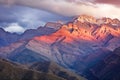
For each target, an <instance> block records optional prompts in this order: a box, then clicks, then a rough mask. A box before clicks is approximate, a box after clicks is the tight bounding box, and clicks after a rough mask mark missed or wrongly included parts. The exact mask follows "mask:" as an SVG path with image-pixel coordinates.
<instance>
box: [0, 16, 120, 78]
mask: <svg viewBox="0 0 120 80" xmlns="http://www.w3.org/2000/svg"><path fill="white" fill-rule="evenodd" d="M2 31H3V33H7V32H5V31H4V30H2ZM9 34H12V35H13V33H9ZM6 35H7V34H6ZM16 35H17V34H16ZM18 36H19V38H17V39H16V40H15V41H12V42H9V43H7V44H6V43H5V44H4V45H3V43H1V41H3V42H4V41H5V40H7V39H9V40H10V38H8V37H7V39H6V37H5V38H4V39H5V40H0V44H1V47H0V56H1V57H2V58H5V59H8V60H10V61H12V62H17V63H20V64H23V65H26V66H28V65H29V64H31V65H34V67H30V66H29V67H30V68H31V69H34V70H38V71H39V70H40V71H41V70H42V69H41V67H42V66H43V67H45V68H46V69H47V67H46V65H47V66H50V64H49V62H50V63H51V62H54V63H56V64H58V65H59V66H62V67H64V68H66V69H68V70H71V71H73V72H76V73H77V74H79V75H82V76H84V77H86V78H88V80H97V79H98V80H99V79H100V80H107V78H105V79H104V76H103V75H102V74H103V73H102V72H101V70H102V69H105V70H107V68H108V67H105V68H104V67H103V65H102V64H103V62H104V61H103V60H104V59H106V58H107V57H108V56H110V55H113V53H114V51H113V50H114V49H116V48H118V47H119V46H120V21H119V20H118V19H110V18H105V17H104V18H95V17H92V16H88V15H80V16H78V17H76V18H75V19H73V20H72V21H70V22H68V23H66V24H60V23H50V22H49V23H47V24H46V25H45V26H44V27H39V28H38V29H30V30H27V31H25V32H24V33H23V34H21V35H18ZM0 37H1V36H0ZM113 57H114V56H113ZM111 58H112V57H111ZM116 59H117V58H116ZM118 61H119V60H118ZM39 62H40V64H39ZM41 62H46V63H44V64H45V66H44V65H41ZM34 63H35V64H34ZM99 63H101V65H98V64H99ZM42 64H43V63H42ZM96 65H97V66H96ZM104 65H107V63H104ZM38 66H39V68H38ZM100 66H102V67H101V68H102V69H100V71H99V69H98V68H99V67H100ZM52 67H54V66H52ZM46 69H45V70H46ZM108 69H109V68H108ZM110 69H111V68H110ZM91 70H93V71H91ZM97 70H98V71H99V72H100V73H98V74H97V73H96V72H97ZM54 71H55V70H50V71H49V69H47V72H52V73H54ZM94 71H95V72H94ZM43 72H46V71H44V69H43ZM103 72H104V71H103ZM55 74H56V75H59V74H58V73H56V72H55ZM62 74H64V73H62ZM94 74H95V75H94ZM99 74H100V75H99ZM105 74H106V73H105ZM110 74H111V73H110ZM65 75H66V74H65ZM107 76H108V75H105V77H107ZM114 77H115V76H113V78H112V79H110V80H114ZM118 78H119V77H118ZM118 78H117V79H118ZM67 80H69V79H68V78H67ZM115 80H116V79H115Z"/></svg>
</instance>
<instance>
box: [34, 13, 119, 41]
mask: <svg viewBox="0 0 120 80" xmlns="http://www.w3.org/2000/svg"><path fill="white" fill-rule="evenodd" d="M100 21H101V22H100ZM119 23H120V22H119V20H117V19H113V20H112V19H110V18H102V19H96V18H94V17H91V16H86V15H82V16H80V17H78V18H77V19H76V20H74V21H73V22H72V23H68V24H66V25H63V26H62V27H61V28H60V29H59V30H58V31H57V32H55V33H53V34H51V35H49V36H42V37H35V39H36V40H40V41H43V42H46V43H53V42H55V41H57V40H58V39H59V38H60V37H64V39H63V41H65V42H72V41H74V40H76V39H77V40H79V39H83V40H88V41H103V40H104V39H106V38H107V37H109V35H112V36H114V37H119V36H120V27H119Z"/></svg>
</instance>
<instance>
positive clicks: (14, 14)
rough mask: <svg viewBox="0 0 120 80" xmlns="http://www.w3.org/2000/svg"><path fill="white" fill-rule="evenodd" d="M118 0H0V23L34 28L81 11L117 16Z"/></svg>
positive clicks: (103, 15) (68, 17)
mask: <svg viewBox="0 0 120 80" xmlns="http://www.w3.org/2000/svg"><path fill="white" fill-rule="evenodd" d="M119 3H120V1H119V0H114V1H113V0H34V1H33V0H0V5H4V6H5V7H4V6H0V14H1V15H0V26H6V25H10V26H11V24H12V27H13V26H18V27H23V28H25V29H27V28H36V27H38V26H39V25H43V24H45V23H46V22H49V21H58V20H62V21H68V20H70V19H71V17H73V16H76V15H81V14H87V15H92V16H95V17H110V18H119V19H120V16H119V15H120V7H118V5H119Z"/></svg>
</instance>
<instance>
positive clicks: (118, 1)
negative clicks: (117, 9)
mask: <svg viewBox="0 0 120 80" xmlns="http://www.w3.org/2000/svg"><path fill="white" fill-rule="evenodd" d="M95 2H97V3H104V4H113V5H117V6H118V5H120V0H95Z"/></svg>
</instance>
